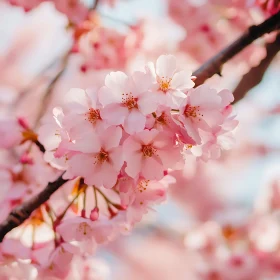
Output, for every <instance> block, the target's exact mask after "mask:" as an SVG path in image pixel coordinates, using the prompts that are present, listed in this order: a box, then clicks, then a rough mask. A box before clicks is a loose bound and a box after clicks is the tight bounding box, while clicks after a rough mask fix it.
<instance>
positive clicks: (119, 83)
mask: <svg viewBox="0 0 280 280" xmlns="http://www.w3.org/2000/svg"><path fill="white" fill-rule="evenodd" d="M127 78H128V77H127V75H126V74H125V73H123V72H120V71H117V72H111V73H110V74H108V75H107V76H106V78H105V85H106V86H107V87H108V88H109V89H111V90H112V91H114V92H123V91H124V89H125V85H126V82H127Z"/></svg>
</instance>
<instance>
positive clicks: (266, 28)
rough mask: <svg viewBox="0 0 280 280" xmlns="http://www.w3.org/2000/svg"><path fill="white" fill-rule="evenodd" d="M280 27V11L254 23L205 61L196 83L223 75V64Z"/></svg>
mask: <svg viewBox="0 0 280 280" xmlns="http://www.w3.org/2000/svg"><path fill="white" fill-rule="evenodd" d="M279 27H280V12H278V13H277V14H275V15H273V16H271V17H270V18H268V19H267V20H265V21H264V22H263V23H261V24H259V25H253V26H251V27H249V29H248V30H247V31H246V32H245V33H244V34H243V35H241V36H240V37H239V38H238V39H237V40H236V41H234V42H233V43H232V44H230V45H229V46H227V47H226V48H224V49H223V50H221V51H220V52H219V53H218V54H217V55H215V56H214V57H212V58H211V59H209V60H208V61H207V62H205V63H204V64H203V65H202V66H201V67H200V68H198V69H197V70H196V71H195V72H194V73H193V75H194V76H196V77H197V78H196V80H195V85H196V86H198V85H201V84H203V83H204V81H205V80H207V79H208V78H210V77H212V76H213V75H214V74H219V75H221V70H222V66H223V64H224V63H226V62H227V61H228V60H230V59H231V58H232V57H234V56H235V55H236V54H238V53H239V52H241V51H242V50H243V49H245V48H246V47H247V46H249V45H250V44H251V43H252V42H253V41H255V40H256V39H258V38H260V37H262V36H263V35H265V34H266V33H270V32H273V31H275V30H277V29H278V28H279Z"/></svg>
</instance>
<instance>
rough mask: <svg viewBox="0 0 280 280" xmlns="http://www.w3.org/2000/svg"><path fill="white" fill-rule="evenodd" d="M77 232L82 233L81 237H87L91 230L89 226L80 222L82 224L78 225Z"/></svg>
mask: <svg viewBox="0 0 280 280" xmlns="http://www.w3.org/2000/svg"><path fill="white" fill-rule="evenodd" d="M78 231H79V232H82V233H83V235H87V234H88V233H90V232H91V231H92V230H91V228H90V227H89V225H88V224H87V223H85V222H82V223H80V224H79V227H78Z"/></svg>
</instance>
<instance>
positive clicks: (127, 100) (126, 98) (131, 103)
mask: <svg viewBox="0 0 280 280" xmlns="http://www.w3.org/2000/svg"><path fill="white" fill-rule="evenodd" d="M122 103H123V104H124V105H125V106H126V107H127V108H128V109H129V110H131V109H133V108H138V104H137V98H134V97H133V95H132V93H131V92H130V93H123V94H122Z"/></svg>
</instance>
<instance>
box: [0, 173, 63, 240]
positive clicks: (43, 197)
mask: <svg viewBox="0 0 280 280" xmlns="http://www.w3.org/2000/svg"><path fill="white" fill-rule="evenodd" d="M66 182H67V180H64V179H63V178H62V175H61V176H60V177H59V178H58V179H57V180H55V181H54V182H51V183H48V185H47V186H46V188H45V189H44V190H43V191H41V192H40V193H39V194H37V195H35V196H34V197H32V198H31V199H29V200H27V201H26V202H24V203H23V204H21V205H19V206H17V207H15V208H14V209H13V210H12V211H11V212H10V214H9V215H8V217H7V218H6V220H5V221H4V222H3V223H2V224H1V225H0V242H2V241H3V238H4V237H5V235H6V234H7V233H8V232H9V231H11V230H12V229H14V228H16V227H18V226H19V225H21V224H22V223H23V222H24V221H25V220H27V219H28V218H29V217H30V215H31V214H32V212H33V211H34V210H36V209H37V208H38V207H40V205H42V204H43V203H45V202H46V201H47V200H48V199H49V198H50V196H51V195H52V194H53V193H54V192H55V191H56V190H58V189H59V188H60V187H61V186H62V185H63V184H64V183H66Z"/></svg>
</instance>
